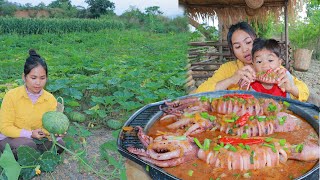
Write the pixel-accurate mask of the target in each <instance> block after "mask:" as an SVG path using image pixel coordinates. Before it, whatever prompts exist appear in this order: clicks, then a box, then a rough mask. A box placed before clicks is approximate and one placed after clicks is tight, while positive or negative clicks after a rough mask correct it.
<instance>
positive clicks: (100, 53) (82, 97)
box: [0, 30, 188, 122]
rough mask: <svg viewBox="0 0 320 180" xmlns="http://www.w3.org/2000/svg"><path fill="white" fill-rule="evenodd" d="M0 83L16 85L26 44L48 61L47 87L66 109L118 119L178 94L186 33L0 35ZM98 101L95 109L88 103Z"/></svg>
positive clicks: (182, 79) (100, 118) (91, 116)
mask: <svg viewBox="0 0 320 180" xmlns="http://www.w3.org/2000/svg"><path fill="white" fill-rule="evenodd" d="M0 40H1V46H2V47H1V49H2V53H1V54H0V66H1V69H0V74H1V77H0V83H1V89H0V91H1V96H0V99H2V97H3V95H4V93H5V91H7V90H8V89H10V88H12V87H15V86H17V85H19V84H21V74H22V72H23V64H24V61H25V59H26V58H27V55H28V49H30V48H33V49H36V50H37V51H38V53H39V54H40V55H42V56H43V57H44V58H45V59H46V60H47V63H48V66H49V83H48V85H47V87H46V88H47V90H49V91H50V92H52V93H53V94H54V95H55V96H56V97H58V96H62V97H63V98H64V99H65V103H66V104H65V105H66V112H67V113H68V112H70V111H75V110H76V111H80V112H86V114H87V115H88V117H89V119H90V120H91V121H100V122H101V121H102V122H105V121H106V120H107V119H108V117H112V118H115V117H116V118H120V119H121V118H122V117H123V116H126V115H128V114H130V112H132V111H134V110H136V109H137V108H140V107H141V106H143V105H145V104H148V103H150V102H155V101H159V100H163V99H167V98H174V97H178V96H181V95H184V93H185V92H184V89H183V84H184V82H185V73H186V70H185V69H184V67H185V66H186V63H187V62H186V52H187V43H188V34H154V33H148V32H141V31H135V30H122V31H119V30H103V31H99V32H96V33H70V34H63V35H57V34H43V35H28V36H19V35H5V36H1V39H0ZM97 106H99V111H94V112H92V111H91V112H90V108H92V107H97Z"/></svg>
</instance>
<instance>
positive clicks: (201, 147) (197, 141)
mask: <svg viewBox="0 0 320 180" xmlns="http://www.w3.org/2000/svg"><path fill="white" fill-rule="evenodd" d="M193 141H194V142H195V143H196V145H198V147H199V148H200V149H203V146H202V144H201V143H200V142H199V140H198V139H197V138H193Z"/></svg>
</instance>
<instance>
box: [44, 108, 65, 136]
mask: <svg viewBox="0 0 320 180" xmlns="http://www.w3.org/2000/svg"><path fill="white" fill-rule="evenodd" d="M69 124H70V122H69V119H68V117H67V116H66V115H65V114H63V113H62V112H57V111H48V112H46V113H44V114H43V116H42V125H43V127H44V128H45V129H46V130H47V131H49V133H53V134H63V133H65V132H66V131H67V130H68V128H69Z"/></svg>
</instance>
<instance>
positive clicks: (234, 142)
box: [219, 137, 264, 145]
mask: <svg viewBox="0 0 320 180" xmlns="http://www.w3.org/2000/svg"><path fill="white" fill-rule="evenodd" d="M219 142H220V143H221V142H222V143H225V144H232V145H238V144H240V143H242V144H243V145H251V144H260V143H263V142H264V140H263V139H241V138H230V137H223V138H220V139H219Z"/></svg>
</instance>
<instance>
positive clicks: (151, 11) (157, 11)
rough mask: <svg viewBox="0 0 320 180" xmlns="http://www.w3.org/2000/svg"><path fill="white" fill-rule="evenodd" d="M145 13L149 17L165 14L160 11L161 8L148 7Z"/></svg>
mask: <svg viewBox="0 0 320 180" xmlns="http://www.w3.org/2000/svg"><path fill="white" fill-rule="evenodd" d="M145 11H146V14H148V15H161V14H163V12H162V11H160V7H159V6H151V7H147V8H145Z"/></svg>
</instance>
